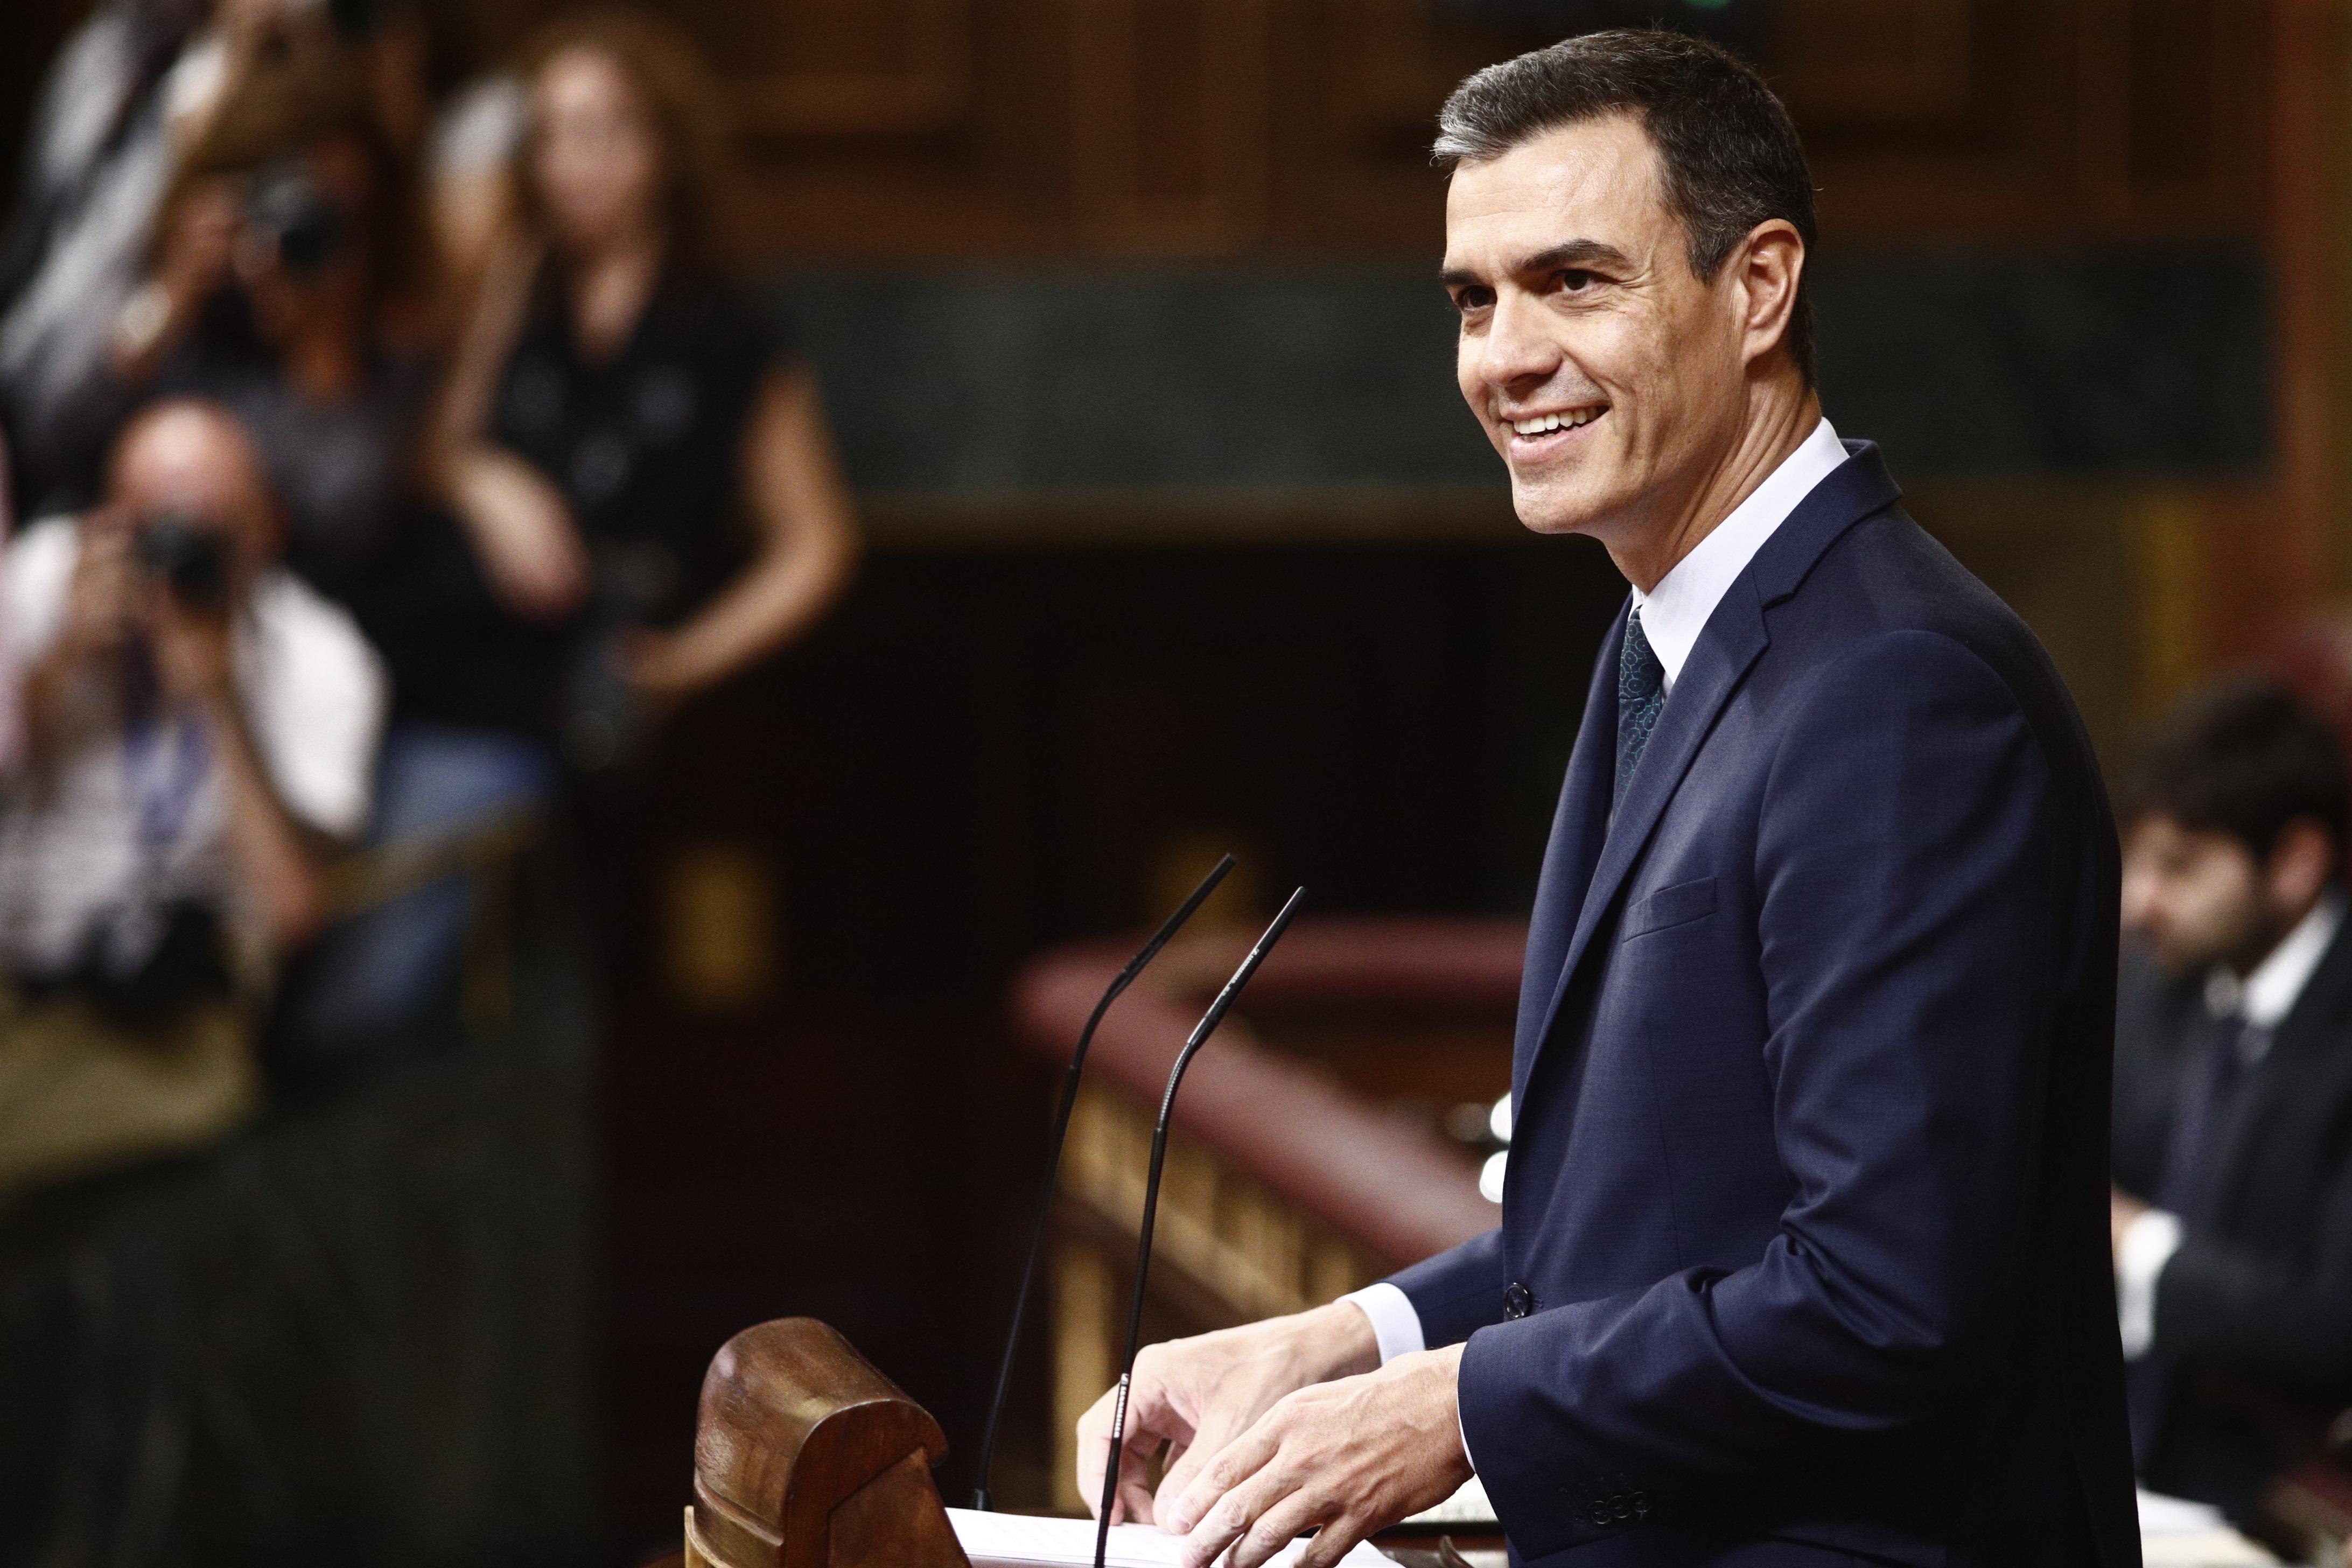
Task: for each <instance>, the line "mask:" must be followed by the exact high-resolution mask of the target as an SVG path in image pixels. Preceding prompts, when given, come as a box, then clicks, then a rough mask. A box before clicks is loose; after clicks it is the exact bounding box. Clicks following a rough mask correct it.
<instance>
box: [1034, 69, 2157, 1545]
mask: <svg viewBox="0 0 2352 1568" xmlns="http://www.w3.org/2000/svg"><path fill="white" fill-rule="evenodd" d="M1441 126H1442V136H1441V139H1440V141H1439V143H1438V153H1439V155H1440V158H1441V160H1442V161H1444V162H1445V163H1447V164H1448V165H1449V166H1450V167H1451V169H1452V178H1451V184H1450V187H1449V190H1448V195H1447V205H1446V246H1445V260H1444V273H1443V275H1442V276H1443V281H1444V285H1445V287H1446V289H1448V291H1449V293H1450V294H1451V296H1452V298H1453V300H1454V304H1455V306H1456V307H1457V309H1458V310H1459V311H1460V313H1461V336H1460V350H1459V355H1458V372H1459V379H1460V382H1461V386H1462V391H1463V395H1464V396H1465V398H1466V399H1467V400H1468V402H1469V405H1470V407H1471V409H1472V411H1473V412H1474V413H1475V414H1476V416H1478V418H1479V420H1480V421H1481V423H1482V424H1483V425H1484V426H1485V427H1486V431H1487V433H1488V435H1489V436H1490V437H1492V439H1493V441H1494V443H1495V446H1496V448H1497V449H1498V450H1499V451H1500V452H1501V454H1502V456H1503V458H1504V460H1505V462H1506V464H1507V466H1508V468H1509V470H1510V475H1511V480H1512V486H1513V491H1514V497H1515V500H1516V503H1517V510H1518V513H1519V516H1520V518H1521V520H1522V521H1525V522H1526V523H1527V524H1528V526H1529V527H1530V528H1533V529H1535V530H1537V531H1540V532H1545V533H1565V532H1579V533H1586V534H1591V535H1593V536H1595V537H1597V538H1599V539H1600V540H1601V542H1602V543H1603V544H1604V545H1606V546H1607V547H1608V550H1609V552H1610V554H1611V556H1612V559H1613V560H1614V561H1615V562H1616V563H1617V565H1618V566H1619V567H1620V568H1621V569H1622V571H1623V572H1624V574H1625V575H1626V576H1627V578H1628V579H1629V580H1630V581H1631V582H1632V584H1633V589H1634V592H1633V601H1632V605H1631V606H1630V611H1629V614H1628V615H1627V616H1622V617H1621V618H1620V620H1619V621H1618V623H1617V625H1616V626H1614V627H1613V628H1612V630H1611V632H1610V634H1609V637H1608V639H1607V641H1606V642H1605V643H1604V645H1603V646H1602V648H1601V663H1600V670H1599V673H1598V675H1597V677H1596V679H1595V680H1594V682H1593V686H1592V690H1591V697H1590V699H1589V700H1588V702H1587V705H1586V708H1585V711H1584V720H1583V728H1582V730H1581V731H1580V733H1579V734H1578V736H1577V741H1576V747H1575V752H1574V753H1573V758H1572V760H1571V762H1570V764H1569V772H1568V780H1567V785H1566V788H1565V789H1564V791H1563V792H1562V795H1561V797H1560V804H1559V816H1558V819H1557V820H1556V822H1555V823H1554V826H1553V829H1552V837H1551V844H1550V847H1549V849H1548V850H1547V851H1546V855H1545V861H1544V868H1543V876H1542V879H1541V884H1540V887H1539V890H1538V894H1537V902H1536V908H1535V912H1534V921H1533V925H1532V928H1531V930H1530V932H1529V937H1528V955H1527V968H1526V979H1525V983H1524V986H1523V989H1522V991H1521V996H1520V1008H1519V1026H1518V1039H1517V1057H1516V1060H1515V1064H1514V1076H1513V1082H1512V1094H1513V1100H1514V1102H1515V1104H1516V1106H1517V1118H1516V1121H1515V1147H1514V1148H1513V1150H1512V1152H1511V1161H1510V1167H1509V1180H1508V1183H1507V1186H1506V1188H1505V1192H1504V1197H1503V1223H1502V1226H1501V1228H1500V1229H1499V1230H1496V1231H1494V1232H1491V1233H1489V1234H1487V1235H1486V1236H1482V1237H1478V1238H1477V1239H1475V1240H1474V1241H1470V1242H1467V1243H1465V1244H1464V1245H1463V1246H1461V1247H1456V1248H1454V1250H1453V1251H1451V1252H1448V1253H1445V1254H1444V1255H1442V1256H1440V1257H1437V1258H1432V1259H1430V1260H1429V1261H1427V1262H1425V1263H1423V1264H1421V1265H1418V1266H1417V1267H1415V1268H1410V1269H1407V1270H1406V1271H1404V1272H1403V1273H1402V1274H1401V1275H1399V1276H1397V1277H1396V1278H1395V1279H1393V1280H1392V1281H1390V1282H1388V1283H1387V1284H1385V1285H1381V1286H1375V1287H1373V1288H1372V1289H1370V1291H1367V1292H1364V1293H1361V1294H1360V1295H1358V1296H1356V1297H1353V1298H1350V1299H1348V1300H1341V1301H1338V1302H1334V1303H1332V1304H1331V1305H1329V1306H1328V1307H1324V1308H1320V1309H1318V1310H1314V1311H1311V1312H1307V1313H1303V1314H1300V1315H1297V1316H1295V1317H1290V1318H1284V1319H1276V1320H1273V1321H1268V1322H1265V1323H1259V1324H1254V1325H1251V1326H1249V1327H1246V1328H1242V1329H1236V1330H1231V1331H1224V1332H1222V1333H1216V1334H1210V1335H1205V1336H1202V1337H1201V1338H1198V1339H1193V1340H1185V1341H1179V1342H1174V1343H1171V1344H1167V1345H1161V1346H1158V1347H1155V1348H1153V1349H1152V1350H1150V1351H1149V1352H1146V1354H1145V1356H1144V1358H1143V1360H1142V1361H1141V1363H1140V1364H1139V1368H1138V1373H1137V1382H1136V1384H1135V1390H1134V1400H1133V1406H1132V1409H1131V1411H1130V1419H1131V1422H1132V1424H1133V1427H1132V1429H1133V1430H1135V1431H1136V1432H1137V1433H1138V1434H1139V1440H1138V1442H1137V1444H1136V1447H1138V1448H1143V1447H1159V1446H1160V1444H1161V1443H1162V1442H1165V1443H1167V1444H1170V1445H1172V1446H1174V1447H1180V1448H1181V1449H1182V1452H1181V1456H1179V1457H1178V1458H1176V1459H1175V1461H1174V1462H1173V1464H1172V1467H1171V1470H1170V1473H1169V1475H1168V1476H1167V1478H1166V1479H1165V1480H1164V1481H1163V1483H1162V1484H1161V1486H1160V1488H1159V1489H1158V1492H1157V1495H1156V1496H1153V1495H1150V1493H1148V1492H1147V1490H1146V1489H1145V1486H1144V1483H1143V1472H1142V1470H1141V1468H1140V1457H1139V1456H1137V1457H1136V1458H1135V1462H1134V1464H1133V1466H1132V1468H1130V1473H1129V1474H1128V1475H1127V1476H1125V1477H1123V1478H1122V1479H1123V1482H1124V1484H1123V1487H1122V1489H1121V1491H1120V1494H1119V1500H1118V1504H1119V1508H1120V1510H1122V1511H1123V1512H1125V1513H1128V1514H1130V1515H1134V1516H1138V1517H1151V1518H1156V1519H1157V1520H1158V1521H1160V1522H1161V1523H1162V1524H1164V1525H1166V1526H1167V1527H1169V1528H1170V1529H1171V1530H1175V1531H1179V1532H1187V1533H1188V1534H1189V1539H1188V1541H1187V1542H1186V1546H1185V1552H1186V1555H1187V1558H1188V1561H1190V1562H1191V1563H1194V1564H1199V1563H1204V1562H1206V1561H1207V1560H1208V1559H1209V1558H1210V1557H1211V1556H1212V1555H1213V1554H1214V1553H1215V1552H1218V1551H1220V1550H1221V1549H1223V1547H1224V1546H1225V1545H1226V1544H1227V1543H1228V1542H1239V1546H1240V1550H1239V1552H1238V1553H1237V1555H1236V1559H1235V1561H1236V1562H1237V1563H1240V1564H1241V1565H1242V1568H1251V1565H1253V1564H1255V1563H1260V1562H1262V1561H1264V1560H1265V1557H1266V1556H1267V1555H1268V1554H1269V1553H1271V1552H1273V1551H1274V1550H1275V1549H1276V1546H1277V1545H1279V1544H1281V1543H1282V1542H1286V1541H1287V1540H1288V1539H1289V1538H1291V1537H1292V1536H1294V1535H1296V1534H1297V1533H1298V1532H1300V1531H1304V1530H1305V1529H1306V1528H1307V1527H1308V1526H1310V1525H1316V1524H1320V1525H1322V1526H1323V1527H1324V1530H1323V1532H1322V1533H1321V1534H1320V1535H1318V1537H1317V1538H1316V1540H1315V1541H1314V1542H1312V1543H1310V1545H1309V1547H1308V1549H1307V1554H1306V1557H1305V1559H1304V1561H1306V1562H1307V1563H1309V1564H1318V1565H1319V1564H1328V1563H1330V1562H1332V1561H1334V1560H1335V1559H1336V1558H1337V1557H1338V1555H1339V1552H1341V1551H1342V1550H1344V1549H1345V1548H1346V1547H1347V1546H1348V1545H1349V1543H1350V1542H1353V1541H1355V1540H1357V1539H1359V1538H1360V1537H1361V1536H1363V1535H1364V1534H1365V1533H1366V1532H1368V1531H1371V1530H1374V1529H1376V1528H1379V1527H1381V1526H1382V1525H1384V1524H1387V1523H1388V1522H1390V1521H1393V1520H1395V1519H1397V1518H1399V1517H1401V1516H1402V1515H1404V1514H1406V1513H1409V1512H1411V1511H1412V1510H1417V1509H1420V1508H1423V1507H1425V1506H1427V1505H1429V1504H1431V1503H1433V1502H1436V1501H1438V1500H1440V1499H1442V1498H1444V1496H1445V1495H1446V1494H1447V1493H1449V1492H1450V1491H1452V1490H1453V1489H1454V1487H1455V1486H1456V1485H1457V1484H1459V1483H1460V1482H1461V1481H1463V1480H1464V1479H1465V1478H1466V1477H1467V1476H1468V1475H1469V1474H1470V1473H1471V1470H1472V1468H1473V1466H1474V1465H1475V1468H1476V1471H1477V1473H1478V1475H1479V1476H1480V1478H1481V1479H1483V1480H1484V1482H1485V1484H1486V1492H1487V1494H1488V1496H1489V1497H1491V1498H1492V1499H1493V1500H1494V1504H1495V1508H1496V1513H1497V1515H1498V1516H1499V1517H1500V1518H1501V1520H1502V1521H1503V1524H1504V1527H1505V1529H1506V1531H1507V1533H1508V1534H1509V1536H1510V1539H1511V1543H1512V1548H1513V1552H1514V1555H1515V1557H1516V1559H1517V1561H1518V1562H1520V1563H1542V1564H1558V1565H1559V1568H1570V1565H1572V1568H1608V1565H1611V1564H1620V1563H1627V1564H1632V1563H1639V1564H1685V1563H1723V1564H1741V1565H1746V1568H1762V1565H1767V1564H1822V1563H1853V1562H1858V1561H1867V1562H1871V1563H1916V1564H1920V1565H1922V1568H1927V1565H1936V1568H1942V1565H1946V1564H1994V1563H1998V1564H2004V1565H2012V1568H2013V1565H2017V1564H2045V1563H2046V1564H2050V1565H2052V1568H2058V1565H2062V1564H2063V1568H2084V1565H2086V1564H2101V1563H2104V1564H2119V1563H2137V1561H2138V1534H2137V1524H2136V1521H2135V1518H2134V1513H2133V1506H2132V1490H2131V1484H2132V1483H2131V1473H2130V1454H2129V1447H2128V1440H2127V1437H2126V1431H2125V1423H2124V1395H2123V1377H2122V1362H2121V1356H2120V1352H2119V1351H2118V1348H2117V1342H2116V1313H2115V1298H2114V1289H2115V1286H2114V1278H2113V1275H2112V1273H2111V1270H2110V1268H2109V1258H2108V1239H2107V1218H2108V1203H2107V1198H2108V1191H2107V1168H2106V1167H2107V1114H2108V1099H2109V1091H2110V1066H2111V1055H2112V1051H2113V1046H2114V1024H2115V998H2116V990H2115V987H2116V921H2117V903H2116V900H2117V897H2118V889H2117V854H2116V837H2115V828H2114V824H2113V822H2112V821H2111V819H2110V817H2109V816H2108V812H2107V807H2106V799H2105V792H2104V790H2103V789H2102V787H2101V785H2100V782H2099V777H2098V773H2097V771H2096V769H2095V764H2094V762H2093V759H2092V755H2091V751H2090V747H2089V745H2088V743H2087V742H2085V740H2084V734H2083V731H2082V727H2081V725H2080V724H2079V723H2078V722H2077V721H2076V718H2075V714H2074V708H2073V706H2072V704H2071V703H2070V702H2069V700H2068V699H2067V696H2066V692H2065V690H2064V689H2063V687H2062V686H2061V685H2060V683H2059V679H2058V677H2057V675H2056V674H2055V672H2054V671H2053V669H2052V668H2051V666H2050V663H2049V660H2048V659H2047V658H2045V657H2044V656H2043V654H2042V649H2041V648H2040V647H2038V646H2037V645H2036V644H2035V642H2034V640H2033V638H2032V637H2031V636H2030V635H2029V634H2028V633H2027V632H2026V630H2025V628H2024V626H2021V624H2020V623H2019V622H2018V620H2017V618H2016V617H2015V616H2012V615H2011V613H2010V612H2009V610H2008V609H2006V608H2005V607H2004V606H2003V605H2001V604H2000V601H1999V600H1997V599H1995V598H1994V597H1993V595H1991V594H1990V593H1988V592H1987V591H1986V590H1985V589H1984V588H1983V587H1982V586H1981V585H1980V584H1978V583H1977V582H1976V581H1975V580H1973V579H1972V578H1970V577H1969V574H1967V573H1965V572H1963V571H1962V570H1961V569H1960V568H1959V566H1958V564H1956V563H1954V562H1953V560H1952V558H1951V557H1950V556H1949V555H1948V554H1947V553H1945V552H1944V551H1943V549H1942V548H1941V547H1939V546H1938V545H1937V544H1936V543H1935V542H1934V541H1932V540H1930V539H1929V538H1928V537H1927V535H1926V534H1925V533H1923V532H1922V531H1920V530H1919V528H1918V527H1917V526H1916V524H1914V523H1913V522H1912V521H1911V520H1910V519H1909V518H1908V517H1906V516H1905V515H1904V513H1903V512H1902V511H1901V510H1900V509H1899V508H1898V507H1897V506H1896V504H1895V502H1896V490H1895V484H1894V481H1893V480H1891V479H1889V478H1888V477H1887V473H1886V468H1885V465H1884V464H1883V463H1882V462H1881V461H1880V459H1879V456H1878V453H1877V451H1876V449H1875V448H1874V447H1871V446H1869V445H1868V444H1867V443H1854V444H1852V445H1841V444H1840V442H1839V441H1838V438H1837V436H1836V433H1835V432H1834V431H1832V429H1831V428H1830V427H1829V426H1828V424H1827V423H1826V422H1825V421H1824V420H1823V419H1822V412H1821V405H1820V403H1819V401H1818V399H1817V398H1816V396H1815V395H1814V391H1813V384H1812V357H1811V322H1810V321H1809V319H1808V316H1807V312H1806V308H1805V300H1804V293H1803V285H1802V278H1803V268H1804V264H1805V259H1806V249H1807V247H1808V246H1809V244H1810V243H1811V238H1812V234H1813V209H1812V195H1811V192H1812V186H1811V178H1810V176H1809V174H1808V173H1807V171H1806V168H1805V161H1804V154H1803V152H1802V151H1801V148H1800V147H1799V145H1798V142H1797V138H1796V132H1795V131H1794V130H1793V128H1792V127H1791V126H1790V122H1789V119H1788V116H1787V114H1786V112H1785V111H1784V110H1782V108H1781V106H1780V103H1779V101H1778V100H1775V99H1774V98H1773V97H1772V95H1771V93H1770V92H1769V89H1766V87H1765V86H1764V85H1763V83H1762V82H1761V81H1760V80H1759V79H1758V78H1757V77H1756V76H1755V75H1754V74H1753V73H1752V72H1750V71H1749V70H1748V68H1745V67H1743V66H1741V65H1740V64H1738V62H1737V61H1735V60H1733V59H1732V58H1730V57H1728V56H1727V55H1725V54H1723V53H1721V52H1719V51H1717V50H1716V49H1714V48H1712V47H1709V46H1706V45H1704V44H1701V43H1698V42H1696V41H1693V40H1690V39H1687V38H1682V37H1675V36H1674V35H1671V34H1664V33H1649V32H1612V33H1601V34H1593V35H1589V36H1586V37H1580V38H1576V39H1572V40H1570V41H1569V42H1567V43H1563V44H1559V45H1557V46H1555V47H1551V48H1549V49H1545V50H1541V51H1538V52H1537V53H1535V54H1531V55H1528V56H1525V57H1522V58H1518V59H1516V60H1512V61H1508V62H1507V63H1505V64H1503V65H1499V66H1496V67H1493V68H1490V69H1487V70H1486V71H1482V72H1480V73H1479V74H1478V75H1476V76H1475V77H1472V78H1471V79H1469V80H1467V81H1465V83H1464V84H1463V85H1462V86H1461V87H1460V88H1459V89H1456V90H1455V92H1454V96H1453V97H1452V99H1451V100H1448V102H1447V104H1446V107H1445V110H1444V114H1443V117H1442V119H1441ZM1931 369H1932V367H1927V366H1922V367H1921V373H1922V374H1929V373H1930V372H1931ZM1300 392H1301V395H1307V396H1311V395H1313V389H1312V388H1311V387H1303V388H1301V389H1300ZM1370 852H1371V847H1370V846H1367V853H1370ZM1425 1347H1426V1348H1425ZM1107 1432H1108V1400H1106V1403H1105V1404H1104V1405H1098V1406H1097V1408H1096V1409H1095V1410H1094V1411H1092V1412H1090V1413H1089V1414H1088V1415H1087V1417H1086V1419H1085V1420H1084V1421H1083V1422H1082V1423H1081V1425H1080V1428H1079V1444H1078V1451H1079V1454H1080V1457H1081V1458H1080V1466H1081V1473H1080V1477H1079V1479H1080V1484H1081V1489H1082V1490H1083V1491H1084V1492H1085V1495H1087V1496H1088V1497H1093V1496H1095V1495H1096V1490H1097V1488H1098V1486H1099V1477H1100V1474H1101V1467H1102V1465H1103V1462H1104V1458H1105V1455H1106V1447H1105V1444H1104V1438H1105V1436H1106V1434H1107ZM1089 1468H1091V1470H1092V1475H1091V1476H1090V1475H1088V1474H1087V1470H1088V1469H1089Z"/></svg>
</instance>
